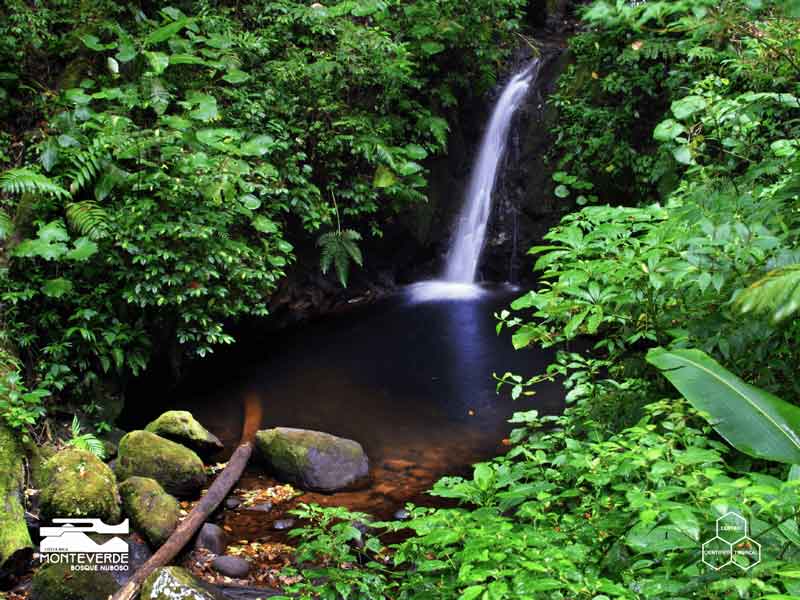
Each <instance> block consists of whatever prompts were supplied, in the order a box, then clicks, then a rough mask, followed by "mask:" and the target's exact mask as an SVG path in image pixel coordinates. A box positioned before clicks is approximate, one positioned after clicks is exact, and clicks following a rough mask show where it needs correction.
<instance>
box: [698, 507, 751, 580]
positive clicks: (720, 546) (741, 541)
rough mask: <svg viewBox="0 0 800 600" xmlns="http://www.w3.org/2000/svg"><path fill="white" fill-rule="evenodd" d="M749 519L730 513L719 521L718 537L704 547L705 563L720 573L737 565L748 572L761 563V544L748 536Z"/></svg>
mask: <svg viewBox="0 0 800 600" xmlns="http://www.w3.org/2000/svg"><path fill="white" fill-rule="evenodd" d="M747 529H748V524H747V519H745V518H744V517H743V516H742V515H740V514H739V513H736V512H728V513H725V514H724V515H722V516H721V517H720V518H719V519H717V531H716V535H715V536H714V537H713V538H711V539H710V540H708V541H707V542H705V543H704V544H703V546H702V561H703V563H704V564H705V565H706V566H708V567H711V568H712V569H714V570H715V571H719V570H720V569H722V568H723V567H727V566H728V565H735V566H737V567H739V568H740V569H742V570H743V571H747V570H749V569H751V568H752V567H754V566H756V565H757V564H758V563H760V562H761V544H759V543H758V542H757V541H755V540H754V539H753V538H751V537H750V536H749V535H748V532H747Z"/></svg>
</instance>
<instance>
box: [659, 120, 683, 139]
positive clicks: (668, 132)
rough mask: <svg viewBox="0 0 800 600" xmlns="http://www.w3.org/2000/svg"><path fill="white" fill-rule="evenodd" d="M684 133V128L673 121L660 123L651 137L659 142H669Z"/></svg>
mask: <svg viewBox="0 0 800 600" xmlns="http://www.w3.org/2000/svg"><path fill="white" fill-rule="evenodd" d="M684 131H686V128H685V127H684V126H683V125H681V124H680V123H678V122H677V121H675V120H673V119H667V120H666V121H661V123H659V124H658V126H657V127H656V128H655V131H653V137H654V138H655V139H656V140H658V141H659V142H671V141H672V140H674V139H675V138H676V137H678V136H679V135H680V134H682V133H683V132H684Z"/></svg>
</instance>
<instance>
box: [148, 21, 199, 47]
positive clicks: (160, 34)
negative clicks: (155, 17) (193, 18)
mask: <svg viewBox="0 0 800 600" xmlns="http://www.w3.org/2000/svg"><path fill="white" fill-rule="evenodd" d="M188 24H189V19H186V18H183V19H179V20H177V21H175V22H173V23H169V24H168V25H164V26H163V27H159V28H158V29H156V30H155V31H152V32H150V35H148V36H147V37H146V38H145V43H146V44H147V45H152V44H158V43H160V42H166V41H167V40H168V39H170V38H171V37H174V36H175V34H177V33H178V32H179V31H180V30H181V29H183V28H184V27H186V26H187V25H188Z"/></svg>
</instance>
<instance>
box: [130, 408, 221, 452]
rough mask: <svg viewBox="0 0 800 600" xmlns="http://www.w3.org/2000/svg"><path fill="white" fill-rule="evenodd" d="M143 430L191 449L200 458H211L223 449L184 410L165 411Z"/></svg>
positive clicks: (216, 439) (210, 434) (217, 439)
mask: <svg viewBox="0 0 800 600" xmlns="http://www.w3.org/2000/svg"><path fill="white" fill-rule="evenodd" d="M144 430H145V431H149V432H150V433H155V434H156V435H159V436H161V437H163V438H166V439H168V440H172V441H173V442H177V443H178V444H182V445H184V446H186V447H187V448H191V449H192V450H194V451H195V452H197V453H198V454H200V455H201V456H211V455H213V454H215V453H217V452H219V451H220V450H222V449H223V448H224V446H223V445H222V442H220V441H219V438H218V437H217V436H215V435H214V434H213V433H211V432H210V431H209V430H208V429H206V428H205V427H203V426H202V425H201V424H200V423H199V422H198V421H197V419H195V418H194V417H193V416H192V413H190V412H189V411H186V410H170V411H167V412H165V413H164V414H162V415H161V416H159V417H158V418H157V419H156V420H155V421H152V422H151V423H149V424H148V425H147V427H145V428H144Z"/></svg>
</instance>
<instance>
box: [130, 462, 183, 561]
mask: <svg viewBox="0 0 800 600" xmlns="http://www.w3.org/2000/svg"><path fill="white" fill-rule="evenodd" d="M119 495H120V496H121V497H122V509H123V510H124V511H125V514H126V515H127V516H128V517H130V519H131V524H132V525H133V528H134V529H135V530H136V531H138V532H139V533H141V534H142V535H144V537H145V538H147V541H148V542H150V544H151V545H152V546H154V547H156V548H157V547H158V546H160V545H161V544H163V543H164V542H165V541H167V538H168V537H169V536H170V535H171V534H172V532H173V531H175V528H176V527H177V526H178V522H179V520H180V515H181V508H180V506H179V505H178V501H177V500H176V499H175V498H173V497H172V496H170V495H169V494H168V493H167V492H165V491H164V488H162V487H161V486H160V485H159V483H158V482H157V481H156V480H155V479H150V478H149V477H136V476H134V477H129V478H128V479H126V480H125V481H123V482H122V484H120V486H119Z"/></svg>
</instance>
